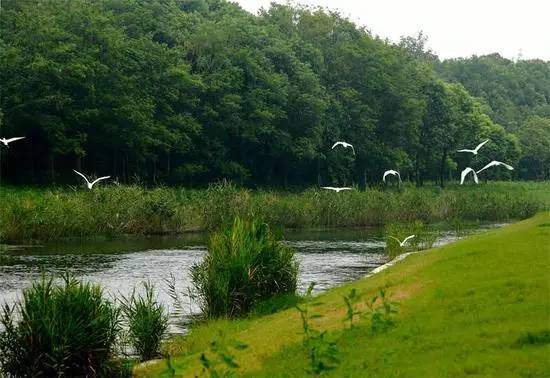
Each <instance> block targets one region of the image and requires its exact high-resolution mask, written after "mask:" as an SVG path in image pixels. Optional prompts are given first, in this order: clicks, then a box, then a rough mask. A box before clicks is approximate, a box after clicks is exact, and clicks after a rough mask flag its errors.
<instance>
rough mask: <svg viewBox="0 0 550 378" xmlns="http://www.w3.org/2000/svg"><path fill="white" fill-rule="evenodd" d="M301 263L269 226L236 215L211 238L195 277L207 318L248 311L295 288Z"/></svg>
mask: <svg viewBox="0 0 550 378" xmlns="http://www.w3.org/2000/svg"><path fill="white" fill-rule="evenodd" d="M297 275H298V263H297V261H296V258H295V256H294V250H292V249H291V248H289V247H287V246H285V245H283V244H282V243H281V242H280V241H279V240H277V239H276V238H275V237H274V236H273V234H272V233H271V231H270V229H269V226H268V225H267V224H265V223H262V222H258V221H244V220H241V219H239V218H236V219H235V220H234V222H233V224H232V225H231V226H230V227H229V228H227V229H226V230H225V231H223V232H219V233H215V234H214V235H213V236H212V237H211V238H210V241H209V244H208V253H207V255H206V257H205V258H204V259H203V261H202V262H201V263H199V264H197V265H195V266H193V267H192V269H191V276H192V279H193V284H194V286H195V289H196V292H197V295H198V298H199V300H200V302H201V305H202V309H203V313H204V314H205V315H206V316H208V317H216V316H228V317H234V316H239V315H244V314H247V313H248V312H249V311H250V309H251V308H252V307H253V306H254V305H255V304H256V303H259V302H261V301H264V300H266V299H269V298H272V297H274V296H277V295H282V294H292V293H295V291H296V282H297Z"/></svg>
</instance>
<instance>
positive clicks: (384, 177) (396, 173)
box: [382, 169, 401, 182]
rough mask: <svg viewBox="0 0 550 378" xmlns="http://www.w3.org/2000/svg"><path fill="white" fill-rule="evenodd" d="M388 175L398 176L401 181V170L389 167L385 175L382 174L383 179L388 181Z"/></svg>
mask: <svg viewBox="0 0 550 378" xmlns="http://www.w3.org/2000/svg"><path fill="white" fill-rule="evenodd" d="M387 175H394V176H397V177H398V178H399V181H401V175H400V174H399V172H397V171H394V170H393V169H389V170H387V171H386V172H384V176H382V181H384V182H386V176H387Z"/></svg>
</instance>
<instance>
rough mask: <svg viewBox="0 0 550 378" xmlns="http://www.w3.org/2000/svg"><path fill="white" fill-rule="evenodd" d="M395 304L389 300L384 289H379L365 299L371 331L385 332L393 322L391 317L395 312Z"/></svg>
mask: <svg viewBox="0 0 550 378" xmlns="http://www.w3.org/2000/svg"><path fill="white" fill-rule="evenodd" d="M396 306H397V303H396V302H392V301H390V299H389V296H388V295H387V293H386V290H384V289H380V291H379V292H378V293H377V294H375V295H374V296H373V297H372V298H371V300H370V301H367V307H368V309H369V312H368V315H369V316H370V322H371V331H372V333H380V332H385V331H387V330H388V329H390V328H391V327H392V326H393V325H394V324H395V321H394V319H393V317H394V314H396V313H397V309H396Z"/></svg>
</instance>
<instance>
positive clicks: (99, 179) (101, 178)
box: [90, 176, 111, 186]
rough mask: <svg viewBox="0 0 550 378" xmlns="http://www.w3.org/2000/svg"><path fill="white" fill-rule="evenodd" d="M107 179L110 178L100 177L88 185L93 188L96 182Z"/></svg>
mask: <svg viewBox="0 0 550 378" xmlns="http://www.w3.org/2000/svg"><path fill="white" fill-rule="evenodd" d="M108 178H111V176H103V177H100V178H98V179H96V180H94V181H93V182H92V183H91V184H90V185H92V186H94V185H95V184H96V183H97V182H99V181H101V180H107V179H108Z"/></svg>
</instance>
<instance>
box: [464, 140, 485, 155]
mask: <svg viewBox="0 0 550 378" xmlns="http://www.w3.org/2000/svg"><path fill="white" fill-rule="evenodd" d="M488 141H489V139H487V140H486V141H484V142H481V143H480V144H478V145H477V147H476V148H474V149H473V150H468V149H466V148H465V149H463V150H457V152H471V153H472V154H474V155H477V153H478V151H479V149H480V148H481V147H483V145H484V144H485V143H487V142H488Z"/></svg>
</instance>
